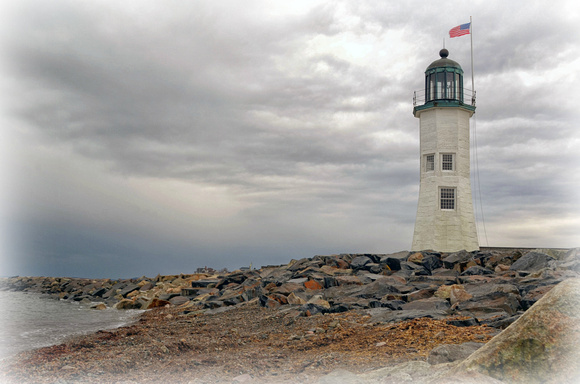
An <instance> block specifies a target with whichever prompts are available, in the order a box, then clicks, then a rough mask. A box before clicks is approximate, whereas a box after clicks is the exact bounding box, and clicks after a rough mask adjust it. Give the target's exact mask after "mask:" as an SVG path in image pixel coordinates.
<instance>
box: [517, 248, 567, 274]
mask: <svg viewBox="0 0 580 384" xmlns="http://www.w3.org/2000/svg"><path fill="white" fill-rule="evenodd" d="M555 265H556V259H555V258H553V257H552V256H549V255H546V254H545V253H541V252H535V251H532V252H528V253H526V254H525V255H524V256H522V257H521V258H519V259H518V260H517V261H516V262H515V263H513V264H512V265H511V267H510V270H512V271H528V272H530V271H538V270H540V269H542V268H548V267H553V266H555Z"/></svg>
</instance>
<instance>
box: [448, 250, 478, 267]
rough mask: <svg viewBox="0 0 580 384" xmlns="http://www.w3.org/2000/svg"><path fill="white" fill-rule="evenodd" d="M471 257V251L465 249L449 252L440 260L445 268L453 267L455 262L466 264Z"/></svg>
mask: <svg viewBox="0 0 580 384" xmlns="http://www.w3.org/2000/svg"><path fill="white" fill-rule="evenodd" d="M472 258H473V255H472V254H471V253H469V252H467V251H459V252H454V253H451V254H449V255H448V256H447V257H445V258H444V259H443V260H442V261H443V266H444V267H445V268H447V269H453V268H454V267H455V265H456V264H458V263H465V264H467V263H468V262H469V261H470V260H471V259H472Z"/></svg>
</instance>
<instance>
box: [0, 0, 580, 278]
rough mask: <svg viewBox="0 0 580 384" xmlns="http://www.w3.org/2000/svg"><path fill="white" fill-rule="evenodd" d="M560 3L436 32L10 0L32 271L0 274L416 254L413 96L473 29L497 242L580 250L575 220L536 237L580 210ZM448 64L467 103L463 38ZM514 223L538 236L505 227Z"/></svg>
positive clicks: (317, 11)
mask: <svg viewBox="0 0 580 384" xmlns="http://www.w3.org/2000/svg"><path fill="white" fill-rule="evenodd" d="M570 4H572V3H571V2H568V1H561V2H559V3H558V5H559V7H558V6H550V7H548V6H545V5H543V4H541V3H539V2H536V3H531V4H529V3H526V7H525V8H522V7H521V6H520V5H521V4H519V5H518V4H508V5H506V4H500V3H499V2H492V3H486V4H485V5H484V4H475V5H467V4H463V3H460V2H458V3H457V4H454V5H455V6H454V7H449V12H448V14H446V15H440V18H434V12H437V11H438V10H439V9H438V6H437V4H421V5H420V6H419V3H415V2H408V3H405V4H394V3H393V4H391V3H384V4H374V3H367V2H362V3H361V2H358V3H356V4H354V3H349V2H332V3H325V2H321V3H319V4H314V5H310V4H308V6H304V5H300V4H299V3H293V4H286V3H284V4H283V3H270V2H258V1H256V2H247V3H244V5H241V4H239V3H237V2H220V3H218V4H215V3H210V2H199V3H196V4H173V5H167V6H160V5H159V4H156V3H154V2H152V3H148V2H144V3H142V4H140V6H139V7H138V8H133V6H132V5H131V4H118V3H114V2H104V3H99V4H88V3H87V4H80V3H77V2H70V1H61V2H51V3H44V2H36V1H24V2H14V3H13V4H10V6H9V7H6V8H7V11H8V12H7V14H8V15H9V16H10V17H7V20H6V23H4V25H3V27H2V28H3V34H2V35H3V39H2V47H3V53H4V54H3V60H2V61H3V68H4V69H3V75H4V76H3V78H4V82H5V83H6V84H7V85H8V89H9V91H10V95H11V97H10V99H7V100H5V103H4V104H5V108H4V113H3V114H4V119H5V120H7V121H8V120H9V121H11V126H12V127H13V129H12V130H11V132H12V133H13V135H10V137H8V136H7V138H8V139H10V140H12V141H11V142H13V143H14V148H15V151H16V149H18V151H16V152H19V154H18V153H17V154H15V155H14V156H13V158H12V160H11V161H12V162H17V163H18V164H17V166H15V167H14V169H13V172H12V175H13V180H14V181H13V183H12V186H11V188H10V189H11V190H12V194H11V196H13V197H12V198H11V199H10V200H8V202H7V204H6V205H7V206H8V207H9V209H6V211H7V213H6V214H5V215H4V217H6V218H7V220H10V221H13V222H14V223H16V224H15V225H14V228H13V229H12V232H16V234H18V236H15V238H18V239H20V240H19V241H18V242H17V243H15V244H14V245H13V246H12V248H11V249H12V252H13V253H15V254H19V255H22V260H29V262H26V263H25V262H22V264H21V265H20V266H19V265H18V263H17V262H15V261H11V263H10V265H11V267H10V268H8V269H7V270H11V271H14V273H27V272H26V271H34V273H36V274H42V273H46V274H49V273H50V274H58V271H62V273H63V274H76V275H82V274H90V273H91V272H89V271H91V270H92V271H94V274H104V273H106V271H107V270H108V269H107V268H109V267H108V266H110V265H113V264H114V265H115V271H116V272H117V273H118V274H119V275H127V274H155V273H157V271H159V272H161V271H168V272H169V271H170V270H171V271H173V272H178V271H177V270H179V269H180V268H193V266H199V265H214V266H217V267H221V266H228V267H230V268H233V267H236V266H239V265H240V263H246V262H247V261H248V260H250V262H251V261H252V260H253V261H254V262H255V263H258V261H259V262H261V263H264V264H268V263H276V262H285V261H287V259H288V258H291V257H305V256H311V255H312V254H315V253H332V252H349V251H376V252H389V251H397V250H400V249H404V248H407V247H408V246H409V243H410V239H411V236H412V229H413V222H414V216H415V209H416V198H417V191H418V179H419V173H418V156H417V155H418V145H419V142H418V120H416V119H414V118H413V116H412V114H411V110H412V105H411V101H412V92H413V90H416V89H420V88H421V87H422V86H423V71H424V69H425V68H426V67H427V65H428V64H429V63H430V62H431V61H433V60H435V59H436V58H437V52H438V50H439V49H440V44H441V40H442V37H443V36H445V35H446V34H447V31H448V30H449V29H450V28H451V27H453V26H455V25H457V24H460V23H463V22H466V21H468V19H467V17H468V16H466V15H470V14H471V15H473V16H474V28H475V29H474V33H475V35H474V45H475V48H476V51H475V58H476V61H475V73H476V88H477V91H478V109H477V113H476V117H475V118H474V119H472V123H474V124H475V127H476V128H477V144H478V151H477V154H478V160H479V161H478V165H479V176H480V182H481V186H480V187H479V189H478V190H477V191H476V193H479V191H481V194H482V198H483V201H484V212H485V213H486V220H487V221H489V222H490V223H493V226H494V227H495V228H500V229H498V230H490V231H489V232H490V235H491V238H490V239H489V240H490V243H492V244H491V245H493V243H496V244H499V243H502V245H504V244H505V243H506V242H507V243H508V244H509V245H514V246H520V245H521V246H527V245H532V244H531V243H533V240H534V238H536V239H537V238H538V237H539V236H540V237H541V236H543V234H545V239H544V240H542V242H543V243H551V242H557V243H558V244H551V245H552V246H573V245H576V244H573V243H574V240H576V239H574V238H573V237H574V236H573V231H569V230H568V229H569V228H575V229H578V228H579V226H580V223H579V222H578V221H574V220H571V221H568V222H566V223H567V224H561V225H559V226H555V227H554V228H556V227H557V228H559V231H560V232H558V233H559V234H558V233H557V232H556V231H551V232H549V233H548V232H546V231H543V230H542V224H541V223H542V222H546V221H550V220H552V221H553V222H556V221H557V220H558V218H562V217H564V216H566V214H568V213H570V212H574V211H576V212H577V211H578V203H577V197H578V196H577V193H575V191H576V190H577V187H578V185H579V183H578V178H577V177H574V176H570V175H571V172H570V171H571V170H573V169H575V168H577V166H576V165H575V164H578V155H577V154H576V152H577V151H576V150H575V145H574V143H577V142H578V138H579V135H578V133H577V132H576V131H577V130H576V124H574V123H575V121H574V120H575V107H574V106H573V105H572V103H573V98H572V95H573V91H574V90H575V86H576V85H577V83H578V81H577V79H576V77H575V74H574V73H575V71H574V63H577V61H578V57H579V56H580V54H579V52H578V48H577V46H578V45H577V39H574V38H572V36H574V34H573V32H572V31H573V29H572V28H573V23H574V21H573V19H572V18H568V17H567V16H565V15H563V14H562V12H560V10H561V9H568V8H569V6H570ZM516 10H517V11H518V15H519V16H518V18H513V15H514V12H515V11H516ZM411 14H412V15H413V17H411V18H410V17H409V15H411ZM447 46H448V48H449V49H450V51H451V56H452V58H453V59H454V60H457V61H459V62H460V63H461V64H462V66H463V68H464V70H465V72H466V85H467V83H468V82H469V80H468V79H469V76H470V65H469V38H468V37H462V38H458V39H447ZM515 213H517V214H515ZM516 217H517V220H518V221H519V222H521V223H522V225H523V226H525V227H526V228H528V231H531V233H533V234H535V235H529V236H528V234H523V233H522V232H520V231H518V230H511V229H510V228H512V224H511V223H512V221H513V220H515V218H516ZM502 223H506V224H505V227H504V230H503V231H502V230H501V227H502ZM529 223H537V224H533V225H532V224H529ZM562 223H564V222H562ZM508 224H509V225H508ZM488 229H491V228H488ZM563 233H569V234H568V235H562V234H563ZM23 244H25V245H26V246H24V245H23ZM161 254H164V255H170V256H167V257H165V256H164V257H163V260H165V261H166V262H167V263H169V264H170V265H167V264H164V263H163V262H161V261H160V259H159V255H161ZM65 260H66V261H65ZM112 260H115V262H112ZM7 263H8V262H7ZM61 263H64V264H66V265H67V266H69V267H66V268H65V267H62V266H60V264H61ZM136 264H137V265H138V266H139V267H135V265H136ZM7 265H8V264H7ZM33 265H36V266H37V267H35V268H33V267H32V266H33ZM55 265H59V266H58V267H55ZM95 265H102V266H103V267H102V268H101V269H99V268H96V267H95ZM59 268H61V269H59ZM43 270H45V271H48V272H42V271H43ZM97 270H98V271H99V272H96V271H97ZM137 270H139V271H142V272H139V273H134V272H132V271H137Z"/></svg>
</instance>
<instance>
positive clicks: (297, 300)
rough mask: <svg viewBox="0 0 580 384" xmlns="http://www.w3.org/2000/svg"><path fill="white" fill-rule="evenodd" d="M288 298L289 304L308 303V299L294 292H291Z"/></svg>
mask: <svg viewBox="0 0 580 384" xmlns="http://www.w3.org/2000/svg"><path fill="white" fill-rule="evenodd" d="M287 299H288V304H298V305H302V304H306V300H304V299H303V298H301V297H300V296H297V295H296V294H295V293H294V292H292V293H290V294H289V295H288V298H287Z"/></svg>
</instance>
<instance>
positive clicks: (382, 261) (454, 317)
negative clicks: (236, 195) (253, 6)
mask: <svg viewBox="0 0 580 384" xmlns="http://www.w3.org/2000/svg"><path fill="white" fill-rule="evenodd" d="M579 272H580V251H579V250H578V249H570V250H550V249H543V250H541V249H536V250H530V249H527V250H524V249H489V250H483V251H476V252H466V251H460V252H456V253H440V252H433V251H423V252H415V253H411V252H406V251H404V252H398V253H394V254H340V255H329V256H314V257H311V258H304V259H300V260H292V261H290V262H289V263H288V264H286V265H278V266H264V267H261V268H260V269H253V270H237V271H234V272H231V273H224V274H199V273H198V274H187V275H186V274H181V275H173V276H157V277H155V278H147V277H142V278H138V279H127V280H110V279H99V280H91V279H73V278H53V277H13V278H8V279H3V281H2V286H3V287H4V289H12V290H22V291H34V292H40V293H46V294H50V295H53V296H55V297H58V298H60V299H65V300H74V301H80V302H85V303H92V305H93V307H94V308H97V309H98V308H107V307H114V308H117V309H151V308H155V307H166V306H169V307H178V308H180V309H181V310H182V314H190V313H193V314H196V313H206V312H207V313H212V312H214V313H215V312H221V311H226V310H230V309H233V308H235V307H236V306H237V305H239V304H242V303H247V302H250V301H257V302H259V303H260V305H262V306H264V307H269V308H275V309H278V310H279V311H281V313H282V314H284V315H285V316H288V317H297V316H314V315H317V314H324V313H338V312H346V311H350V310H357V311H362V312H366V314H367V315H368V316H369V322H370V323H390V322H398V321H404V320H411V319H416V318H425V317H426V318H433V319H439V320H440V319H446V321H448V323H449V324H452V325H455V326H471V325H488V326H490V327H495V328H497V329H504V328H506V327H507V326H508V325H510V324H511V323H513V322H514V321H515V320H516V319H517V318H519V317H520V316H521V315H522V313H524V312H525V311H526V310H527V309H528V308H530V307H531V306H532V305H533V304H534V303H535V302H536V301H538V300H539V299H540V298H541V297H542V296H543V295H545V294H546V293H547V292H548V291H549V290H550V289H552V287H554V286H555V285H556V284H558V283H560V282H562V281H564V280H566V279H568V278H571V277H578V275H579Z"/></svg>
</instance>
